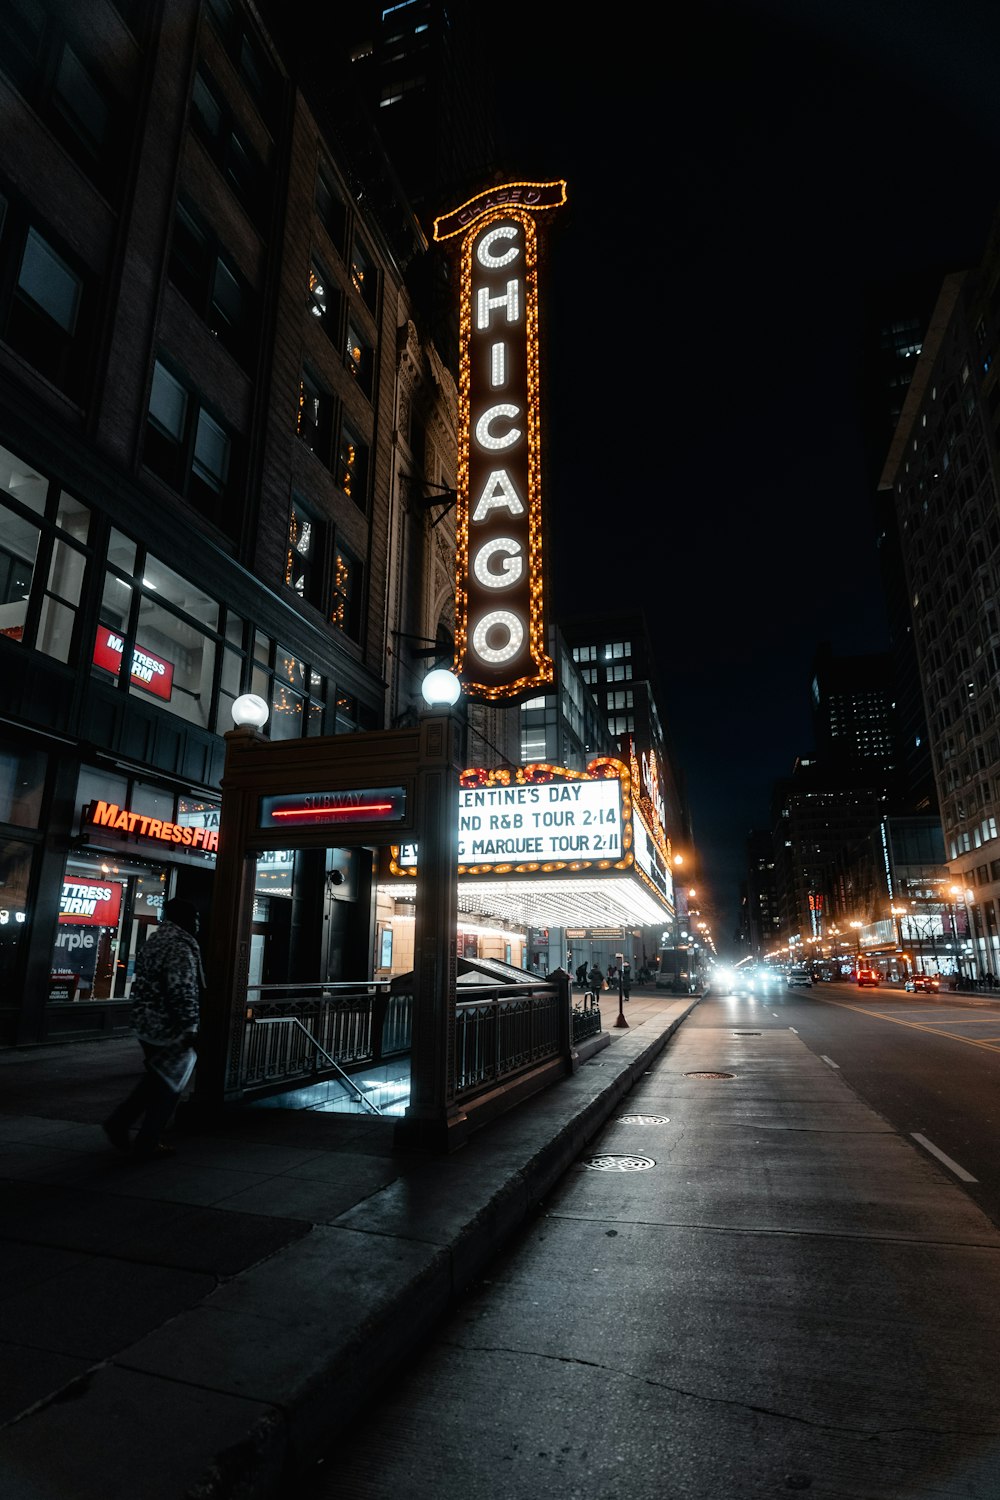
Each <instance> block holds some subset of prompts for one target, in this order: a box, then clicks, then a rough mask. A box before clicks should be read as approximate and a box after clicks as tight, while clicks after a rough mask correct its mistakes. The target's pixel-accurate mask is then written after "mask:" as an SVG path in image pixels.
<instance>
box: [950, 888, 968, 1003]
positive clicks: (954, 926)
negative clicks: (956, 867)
mask: <svg viewBox="0 0 1000 1500" xmlns="http://www.w3.org/2000/svg"><path fill="white" fill-rule="evenodd" d="M948 894H949V895H950V896H951V898H952V899H951V903H950V905H949V907H948V914H949V917H950V919H951V935H952V937H953V938H954V939H955V972H956V973H957V975H958V986H959V989H961V988H962V987H963V986H964V984H965V975H964V974H963V973H962V945H961V941H960V939H959V936H958V898H959V896H962V895H964V891H963V890H962V887H961V886H960V885H952V886H949V887H948Z"/></svg>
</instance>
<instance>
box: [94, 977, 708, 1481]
mask: <svg viewBox="0 0 1000 1500" xmlns="http://www.w3.org/2000/svg"><path fill="white" fill-rule="evenodd" d="M701 999H702V997H701V996H700V995H698V996H693V997H692V998H691V1003H690V1004H689V1005H688V1006H687V1007H686V1008H685V1009H684V1010H683V1011H682V1012H680V1013H679V1014H678V1015H676V1016H674V1017H673V1018H672V1019H671V1021H670V1022H669V1024H668V1025H667V1026H666V1027H665V1028H664V1029H663V1031H662V1032H660V1033H659V1035H658V1036H657V1037H656V1038H655V1039H654V1040H653V1041H651V1042H650V1043H649V1044H648V1045H647V1046H645V1047H643V1048H642V1050H641V1051H639V1052H638V1053H637V1054H636V1055H635V1056H633V1057H632V1058H630V1059H629V1060H627V1061H623V1064H622V1066H621V1068H620V1071H618V1072H616V1073H615V1075H614V1076H613V1077H611V1078H609V1079H608V1081H607V1084H606V1085H605V1086H604V1087H602V1088H601V1090H600V1092H599V1093H598V1094H597V1095H596V1097H595V1098H593V1099H591V1100H590V1101H589V1102H588V1103H586V1104H585V1105H584V1106H583V1107H582V1108H581V1109H580V1110H579V1111H577V1112H576V1113H575V1114H573V1115H572V1116H571V1117H570V1118H569V1119H568V1120H566V1121H564V1122H563V1123H562V1125H561V1126H559V1127H558V1128H557V1129H556V1130H555V1132H554V1134H553V1136H552V1139H551V1140H550V1141H548V1142H547V1143H546V1144H545V1145H544V1146H542V1147H540V1148H539V1149H538V1150H537V1151H536V1152H535V1153H534V1154H533V1155H531V1156H530V1157H529V1158H528V1159H527V1160H526V1161H525V1162H524V1163H523V1164H522V1165H521V1166H519V1167H514V1168H512V1170H511V1173H510V1176H509V1177H508V1179H507V1180H506V1182H505V1183H504V1184H503V1185H502V1186H500V1187H498V1188H497V1189H495V1190H494V1192H493V1193H492V1194H491V1195H490V1196H489V1197H488V1198H487V1199H486V1201H485V1202H483V1203H481V1204H480V1205H479V1206H478V1207H477V1208H476V1209H475V1211H474V1213H473V1214H472V1216H471V1218H470V1219H469V1220H468V1222H467V1223H466V1224H465V1225H464V1226H463V1227H462V1228H461V1229H460V1230H459V1231H458V1232H457V1233H456V1234H455V1235H454V1236H453V1238H452V1242H451V1243H450V1245H448V1246H446V1247H443V1248H438V1249H436V1250H435V1249H434V1247H433V1246H432V1245H430V1244H426V1246H425V1248H426V1250H427V1252H428V1256H427V1263H426V1265H425V1266H424V1267H423V1269H422V1271H421V1272H420V1273H419V1274H418V1275H416V1276H415V1277H414V1278H413V1279H411V1280H410V1281H409V1282H408V1283H407V1285H406V1286H405V1287H403V1288H400V1289H399V1290H398V1291H397V1293H396V1294H395V1295H394V1296H391V1297H389V1298H388V1299H386V1300H385V1301H384V1302H383V1303H382V1304H381V1305H379V1306H377V1307H374V1308H372V1309H370V1310H369V1313H368V1315H367V1316H366V1317H365V1319H364V1321H363V1322H362V1323H360V1324H359V1325H358V1326H357V1328H356V1330H355V1331H354V1333H353V1335H352V1337H351V1338H350V1339H349V1340H348V1341H347V1342H346V1344H344V1345H342V1346H341V1347H340V1348H339V1349H338V1350H337V1351H336V1354H335V1356H334V1358H333V1359H332V1360H331V1362H330V1364H329V1365H328V1367H327V1369H326V1371H325V1372H324V1373H323V1375H319V1374H318V1373H317V1374H316V1375H314V1376H313V1377H312V1378H311V1379H307V1380H306V1381H304V1382H303V1384H302V1385H301V1386H300V1387H299V1388H298V1390H296V1391H294V1392H292V1393H291V1394H290V1399H289V1402H288V1404H287V1405H285V1406H283V1407H280V1408H279V1407H272V1409H271V1410H270V1411H268V1412H267V1414H266V1415H263V1416H261V1417H260V1418H259V1419H258V1420H257V1421H256V1422H255V1423H254V1424H253V1427H252V1428H251V1430H250V1432H249V1433H248V1434H247V1435H246V1437H245V1438H244V1439H243V1440H241V1441H240V1442H239V1443H237V1444H234V1445H233V1446H231V1447H229V1448H226V1449H223V1450H221V1451H220V1452H219V1453H218V1454H217V1456H216V1457H215V1459H214V1460H213V1461H212V1463H211V1464H210V1465H209V1467H208V1469H207V1470H206V1471H205V1472H204V1474H203V1475H202V1477H201V1478H200V1479H199V1480H198V1481H197V1482H196V1483H195V1484H194V1485H192V1486H190V1487H189V1488H188V1490H187V1491H186V1492H185V1496H184V1500H275V1497H277V1496H279V1495H282V1494H285V1493H286V1492H287V1491H286V1490H285V1489H283V1488H282V1485H285V1486H287V1485H289V1484H293V1483H295V1482H299V1483H304V1481H305V1479H306V1477H307V1476H308V1475H309V1474H310V1473H311V1470H312V1468H313V1466H314V1465H315V1464H316V1463H317V1462H318V1461H319V1460H320V1459H321V1458H323V1457H325V1456H326V1455H327V1454H328V1453H329V1452H330V1449H331V1447H332V1446H333V1445H334V1444H335V1443H336V1440H337V1438H338V1436H339V1435H340V1434H341V1433H342V1432H343V1431H344V1430H345V1428H347V1427H348V1426H349V1425H350V1424H351V1423H352V1422H353V1421H354V1420H356V1419H357V1417H358V1415H359V1413H360V1412H361V1411H362V1410H363V1409H364V1407H365V1406H366V1405H368V1403H369V1402H371V1401H372V1400H373V1399H374V1398H375V1397H376V1396H377V1394H378V1393H379V1391H380V1390H381V1389H382V1388H383V1386H384V1384H385V1382H386V1380H387V1379H389V1378H391V1377H392V1376H393V1375H394V1374H395V1373H396V1371H397V1370H398V1369H399V1368H400V1367H401V1366H402V1365H403V1364H405V1362H406V1361H407V1360H408V1359H410V1358H412V1357H413V1356H414V1355H415V1354H416V1353H417V1352H418V1351H419V1350H420V1349H421V1347H422V1346H423V1345H424V1343H425V1342H426V1341H427V1339H428V1338H429V1337H430V1336H431V1334H432V1333H433V1331H434V1329H435V1328H436V1327H437V1326H438V1324H439V1323H440V1322H441V1321H442V1320H443V1319H444V1317H445V1316H446V1315H447V1314H448V1313H449V1312H450V1311H451V1309H452V1308H453V1306H454V1304H455V1302H456V1301H457V1300H458V1298H459V1297H460V1296H461V1295H462V1293H463V1292H464V1291H465V1290H466V1289H467V1288H468V1286H469V1285H470V1284H471V1283H472V1282H473V1281H474V1280H475V1278H476V1277H477V1276H479V1275H480V1274H481V1273H482V1272H483V1271H484V1270H485V1269H486V1267H487V1266H488V1265H489V1264H490V1262H491V1261H492V1260H493V1258H494V1257H495V1256H496V1255H497V1254H498V1253H499V1252H500V1251H501V1250H503V1249H504V1247H505V1246H506V1245H507V1244H508V1243H509V1242H510V1241H511V1240H512V1239H513V1237H514V1235H515V1234H516V1233H517V1232H518V1230H520V1229H521V1227H522V1226H523V1225H524V1224H525V1223H526V1222H527V1221H528V1220H529V1218H530V1217H531V1215H532V1214H533V1213H534V1212H535V1211H536V1209H537V1207H538V1205H539V1203H540V1202H541V1201H542V1200H543V1199H544V1198H545V1197H546V1195H547V1194H548V1193H550V1192H551V1191H552V1189H553V1188H554V1187H555V1186H556V1184H557V1183H558V1182H559V1181H560V1179H561V1178H562V1177H563V1176H564V1175H565V1173H566V1172H567V1171H568V1169H569V1168H570V1166H571V1165H572V1164H573V1162H574V1161H575V1160H576V1159H577V1157H578V1156H579V1155H580V1154H581V1152H582V1151H583V1150H584V1148H585V1147H586V1145H587V1143H588V1142H589V1141H590V1140H592V1139H593V1137H594V1136H595V1135H596V1134H597V1132H598V1131H599V1130H600V1129H602V1128H603V1126H604V1125H605V1124H606V1122H607V1120H608V1118H609V1117H610V1115H611V1114H612V1112H613V1111H614V1109H615V1107H616V1105H617V1104H618V1103H619V1102H620V1100H621V1099H622V1098H623V1097H624V1096H625V1095H626V1094H627V1093H628V1092H629V1090H630V1089H631V1088H632V1087H633V1086H634V1085H635V1083H636V1082H637V1081H638V1080H639V1079H640V1078H641V1077H642V1075H643V1073H644V1072H645V1071H646V1070H647V1069H648V1066H649V1064H650V1063H651V1062H652V1061H653V1060H654V1059H655V1058H656V1057H657V1056H659V1054H660V1053H661V1052H662V1051H663V1049H664V1048H665V1047H666V1045H667V1042H668V1041H669V1040H670V1038H671V1037H672V1036H673V1035H674V1033H675V1032H676V1031H677V1029H678V1027H679V1026H680V1025H681V1024H682V1023H683V1022H684V1021H685V1020H687V1018H688V1016H689V1015H690V1014H691V1012H692V1011H693V1010H694V1008H695V1006H696V1005H698V1004H699V1003H700V1001H701ZM607 1065H608V1064H607V1063H604V1064H603V1066H607ZM542 1098H544V1096H543V1095H542V1096H536V1100H535V1102H536V1104H537V1103H538V1101H539V1100H540V1099H542ZM342 1232H343V1231H342ZM302 1243H306V1242H302ZM121 1363H123V1364H124V1363H127V1356H126V1357H125V1358H123V1359H122V1360H121Z"/></svg>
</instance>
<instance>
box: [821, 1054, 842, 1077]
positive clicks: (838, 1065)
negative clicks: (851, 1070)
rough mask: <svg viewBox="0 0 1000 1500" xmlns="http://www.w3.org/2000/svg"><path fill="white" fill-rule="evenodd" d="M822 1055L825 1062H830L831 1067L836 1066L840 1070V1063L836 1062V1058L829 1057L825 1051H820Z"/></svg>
mask: <svg viewBox="0 0 1000 1500" xmlns="http://www.w3.org/2000/svg"><path fill="white" fill-rule="evenodd" d="M820 1057H821V1058H822V1059H823V1061H824V1062H825V1063H829V1064H830V1067H831V1068H836V1070H837V1072H838V1073H839V1072H840V1063H835V1062H834V1060H833V1058H832V1057H827V1055H826V1053H825V1052H821V1053H820Z"/></svg>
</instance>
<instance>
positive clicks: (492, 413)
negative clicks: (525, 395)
mask: <svg viewBox="0 0 1000 1500" xmlns="http://www.w3.org/2000/svg"><path fill="white" fill-rule="evenodd" d="M520 415H521V408H520V407H519V406H512V405H511V403H510V402H509V401H500V402H498V403H497V405H496V406H491V407H489V408H488V409H487V410H486V411H484V412H483V414H482V416H481V417H480V418H479V421H478V422H477V423H476V442H477V443H478V444H479V446H480V448H488V449H500V448H513V446H514V444H515V443H516V442H517V441H518V439H519V438H520V436H521V429H520V428H519V427H512V428H511V429H510V431H509V432H508V433H507V435H506V436H505V437H502V438H498V437H494V436H493V434H492V433H491V432H490V427H491V426H492V425H493V423H494V422H496V421H497V420H498V419H499V418H500V417H509V419H510V420H511V421H513V420H514V418H515V417H519V416H520Z"/></svg>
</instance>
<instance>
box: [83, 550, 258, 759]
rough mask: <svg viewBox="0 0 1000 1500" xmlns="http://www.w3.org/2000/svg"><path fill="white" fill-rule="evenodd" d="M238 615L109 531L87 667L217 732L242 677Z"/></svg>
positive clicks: (226, 722)
mask: <svg viewBox="0 0 1000 1500" xmlns="http://www.w3.org/2000/svg"><path fill="white" fill-rule="evenodd" d="M243 636H244V624H243V621H242V620H241V619H240V618H239V617H238V616H236V615H233V614H229V613H228V612H227V613H225V614H224V613H223V610H222V608H221V606H220V604H219V602H218V601H217V600H216V599H214V598H213V597H212V596H211V595H210V594H208V593H206V592H205V590H204V589H202V588H201V587H200V586H199V585H198V584H196V583H192V582H190V581H189V580H188V579H187V578H185V577H184V576H183V575H182V574H180V573H177V572H175V570H174V569H173V568H171V567H168V565H167V564H166V563H164V562H162V561H161V560H160V559H159V558H157V557H154V556H153V555H152V554H150V553H146V552H145V551H144V550H143V549H142V548H140V547H138V546H137V545H136V543H135V542H133V541H132V540H131V538H129V537H126V536H124V535H123V534H122V533H121V532H118V531H112V533H111V540H110V544H109V547H108V559H107V568H106V571H105V578H104V589H103V593H102V598H101V609H100V615H99V625H98V630H97V634H96V637H95V638H94V641H93V647H92V654H91V670H92V671H93V673H94V675H95V676H96V677H97V678H98V679H101V680H104V681H106V682H111V683H113V684H114V685H115V686H116V687H118V688H120V689H122V690H124V691H127V692H128V693H129V694H130V695H131V696H134V697H136V698H138V699H141V700H143V701H145V702H149V703H152V704H155V705H156V706H157V707H159V708H162V709H165V710H166V711H167V712H168V713H171V714H175V715H177V716H178V717H179V718H182V719H186V720H187V721H188V722H189V723H192V724H197V725H199V726H201V727H202V728H205V729H213V728H214V729H215V730H216V732H217V733H219V734H223V733H225V731H226V730H228V729H231V728H232V716H231V713H230V709H231V707H232V703H233V700H234V699H235V698H236V697H238V695H239V693H240V691H241V684H242V681H243V677H244V672H243V662H244V657H245V654H244V650H243Z"/></svg>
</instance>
